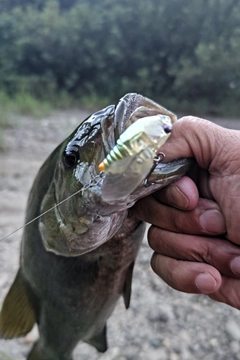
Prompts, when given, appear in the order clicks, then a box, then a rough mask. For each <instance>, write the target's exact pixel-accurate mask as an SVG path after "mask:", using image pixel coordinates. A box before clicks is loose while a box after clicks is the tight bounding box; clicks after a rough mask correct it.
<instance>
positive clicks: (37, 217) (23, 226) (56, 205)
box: [0, 188, 85, 241]
mask: <svg viewBox="0 0 240 360" xmlns="http://www.w3.org/2000/svg"><path fill="white" fill-rule="evenodd" d="M83 190H85V189H83V188H82V189H80V190H78V191H76V192H75V193H74V194H72V195H69V196H68V197H67V198H66V199H64V200H62V201H60V202H59V203H58V204H55V205H54V206H53V207H51V208H50V209H48V210H46V211H44V212H43V213H42V214H40V215H38V216H36V217H35V218H34V219H32V220H30V221H28V222H27V223H26V224H24V225H22V226H20V227H19V228H17V229H16V230H14V231H13V232H11V233H10V234H8V235H6V236H4V237H3V238H1V239H0V241H3V240H5V239H7V238H8V237H10V236H11V235H13V234H15V233H16V232H17V231H19V230H21V229H23V228H25V227H26V226H28V225H30V224H31V223H32V222H34V221H35V220H37V219H39V218H40V217H41V216H43V215H45V214H47V213H48V212H49V211H51V210H53V209H55V208H56V207H58V206H59V205H61V204H62V203H64V202H65V201H67V200H68V199H70V198H71V197H73V196H75V195H77V194H78V193H79V192H81V191H83Z"/></svg>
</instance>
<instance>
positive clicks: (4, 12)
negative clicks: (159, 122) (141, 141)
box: [0, 0, 240, 114]
mask: <svg viewBox="0 0 240 360" xmlns="http://www.w3.org/2000/svg"><path fill="white" fill-rule="evenodd" d="M239 19H240V1H238V0H228V1H226V0H196V1H189V0H181V1H180V0H148V1H146V0H131V1H130V0H122V1H117V0H58V1H57V0H21V1H19V0H0V89H2V90H3V91H5V92H7V93H8V94H9V95H10V96H14V95H15V94H17V93H29V94H31V96H34V97H37V98H40V99H45V100H46V99H47V100H51V99H55V100H56V97H57V96H58V94H61V96H60V98H61V97H62V99H63V101H65V102H66V103H68V100H67V98H68V96H69V95H70V96H73V97H75V98H78V99H83V102H84V101H85V102H86V99H87V98H88V99H90V100H91V99H96V98H97V97H99V98H101V99H109V101H110V100H111V101H116V100H117V99H118V98H119V97H121V96H122V95H124V94H125V93H126V92H130V91H134V92H140V93H142V94H144V95H146V96H149V97H152V98H154V99H155V100H156V101H159V102H160V103H163V104H164V105H166V106H171V108H172V109H173V110H175V109H177V110H178V111H179V110H191V109H195V108H196V109H197V110H198V111H200V112H206V111H207V112H212V113H214V114H219V113H224V112H229V113H234V111H237V108H238V103H239V99H240V56H239V49H240V21H239ZM84 99H85V100H84Z"/></svg>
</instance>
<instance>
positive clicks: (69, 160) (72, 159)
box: [63, 151, 79, 169]
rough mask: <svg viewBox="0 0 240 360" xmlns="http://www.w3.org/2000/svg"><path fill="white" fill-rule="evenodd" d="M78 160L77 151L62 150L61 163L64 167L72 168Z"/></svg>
mask: <svg viewBox="0 0 240 360" xmlns="http://www.w3.org/2000/svg"><path fill="white" fill-rule="evenodd" d="M78 160H79V156H78V152H75V151H74V152H73V151H72V152H69V153H67V152H64V154H63V164H64V166H65V168H66V169H72V168H73V167H74V166H75V165H76V163H77V162H78Z"/></svg>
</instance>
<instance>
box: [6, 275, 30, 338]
mask: <svg viewBox="0 0 240 360" xmlns="http://www.w3.org/2000/svg"><path fill="white" fill-rule="evenodd" d="M35 322H36V315H35V312H34V309H33V306H32V304H31V302H30V299H29V295H28V289H27V288H26V285H25V283H24V280H23V278H22V275H21V272H20V270H19V271H18V273H17V276H16V278H15V280H14V282H13V284H12V286H11V288H10V290H9V292H8V293H7V296H6V298H5V300H4V302H3V306H2V310H1V313H0V337H1V338H4V339H12V338H13V337H18V336H23V335H26V334H27V333H28V332H29V331H30V330H31V329H32V327H33V325H34V324H35Z"/></svg>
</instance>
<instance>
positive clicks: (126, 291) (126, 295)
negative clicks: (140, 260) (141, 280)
mask: <svg viewBox="0 0 240 360" xmlns="http://www.w3.org/2000/svg"><path fill="white" fill-rule="evenodd" d="M133 268H134V261H133V262H132V263H131V265H130V266H129V268H128V271H127V275H126V279H125V283H124V287H123V299H124V304H125V308H126V309H128V308H129V306H130V300H131V292H132V276H133Z"/></svg>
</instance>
